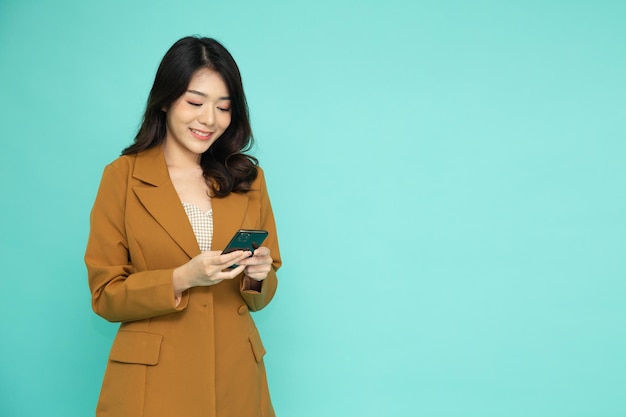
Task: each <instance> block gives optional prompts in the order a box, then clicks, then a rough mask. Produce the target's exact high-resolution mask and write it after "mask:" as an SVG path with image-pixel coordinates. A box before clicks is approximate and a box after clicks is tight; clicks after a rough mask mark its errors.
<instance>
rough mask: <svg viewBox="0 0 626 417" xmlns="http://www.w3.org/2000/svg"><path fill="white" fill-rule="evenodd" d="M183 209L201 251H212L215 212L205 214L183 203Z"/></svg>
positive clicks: (195, 207)
mask: <svg viewBox="0 0 626 417" xmlns="http://www.w3.org/2000/svg"><path fill="white" fill-rule="evenodd" d="M183 207H184V208H185V212H186V213H187V217H188V218H189V223H191V228H192V229H193V232H194V234H195V235H196V240H197V241H198V246H200V250H201V251H202V252H206V251H210V250H211V241H212V240H213V210H209V211H207V212H203V211H202V210H200V208H198V206H195V205H193V204H190V203H185V202H183Z"/></svg>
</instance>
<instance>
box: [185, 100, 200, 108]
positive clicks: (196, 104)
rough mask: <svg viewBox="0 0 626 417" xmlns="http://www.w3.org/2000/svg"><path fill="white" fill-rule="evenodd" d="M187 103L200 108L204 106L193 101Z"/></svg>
mask: <svg viewBox="0 0 626 417" xmlns="http://www.w3.org/2000/svg"><path fill="white" fill-rule="evenodd" d="M187 103H189V104H191V105H192V106H194V107H200V106H202V103H194V102H193V101H188V102H187Z"/></svg>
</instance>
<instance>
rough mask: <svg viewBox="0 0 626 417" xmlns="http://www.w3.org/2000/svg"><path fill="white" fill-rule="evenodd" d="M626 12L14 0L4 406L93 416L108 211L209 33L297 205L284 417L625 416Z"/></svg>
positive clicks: (289, 271)
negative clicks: (160, 80)
mask: <svg viewBox="0 0 626 417" xmlns="http://www.w3.org/2000/svg"><path fill="white" fill-rule="evenodd" d="M625 21H626V3H625V2H623V1H621V0H615V1H607V0H589V1H584V0H567V1H566V0H561V1H558V0H542V1H539V0H535V1H532V0H531V1H513V0H508V1H507V0H500V1H497V0H473V1H469V0H468V1H463V0H440V1H435V0H427V1H424V0H405V1H402V0H386V1H382V0H364V1H356V0H317V1H287V0H282V1H281V0H266V1H252V0H250V1H237V0H234V1H220V2H216V1H208V0H205V1H188V0H183V1H177V2H172V1H162V0H150V1H148V0H135V1H123V0H110V1H93V0H84V1H70V0H56V1H38V0H32V1H29V0H20V1H17V0H0V97H1V100H0V106H1V107H0V109H1V110H0V126H1V127H2V131H1V133H0V141H1V143H2V148H1V151H0V169H1V173H0V186H1V189H0V191H1V197H0V210H1V214H2V215H1V216H0V228H1V229H0V231H1V238H0V242H1V252H0V253H1V255H0V256H1V259H2V263H1V265H2V269H1V272H2V277H1V278H0V320H1V322H0V323H1V327H0V415H2V416H7V417H8V416H11V417H13V416H47V417H55V416H59V417H68V416H69V417H74V416H76V417H79V416H89V415H93V414H94V410H95V405H96V401H97V397H98V392H99V389H100V383H101V379H102V376H103V373H104V368H105V364H106V360H107V356H108V351H109V348H110V344H111V341H112V339H113V336H114V334H115V331H116V328H117V325H116V324H112V323H108V322H106V321H104V320H103V319H101V318H99V317H97V316H96V315H95V314H94V313H93V312H92V311H91V307H90V293H89V290H88V287H87V277H86V270H85V267H84V264H83V259H82V258H83V253H84V249H85V243H86V238H87V234H88V217H89V211H90V209H91V204H92V203H93V199H94V197H95V193H96V190H97V186H98V183H99V180H100V175H101V173H102V169H103V167H104V165H105V164H107V163H108V162H110V161H112V160H113V159H115V158H116V157H117V156H118V155H119V153H120V151H121V150H122V149H123V148H124V147H125V146H127V145H128V144H129V143H130V142H131V140H132V138H133V137H134V134H135V132H136V129H137V127H138V124H139V122H140V117H141V115H142V112H143V107H144V104H145V100H146V98H147V95H148V92H149V89H150V86H151V85H152V81H153V78H154V73H155V71H156V68H157V66H158V63H159V61H160V59H161V58H162V56H163V54H164V53H165V52H166V50H167V49H168V48H169V47H170V45H171V44H172V43H174V42H175V41H176V40H177V39H179V38H181V37H183V36H186V35H190V34H199V35H203V36H210V37H215V38H217V39H218V40H220V41H222V42H223V43H224V44H225V45H226V47H227V48H229V50H230V51H231V52H232V54H233V55H234V56H235V58H236V60H237V61H238V64H239V66H240V68H241V72H242V75H243V79H244V85H245V89H246V92H247V95H248V100H249V105H250V111H251V116H252V124H253V129H254V132H255V137H256V147H255V150H254V154H255V155H256V156H257V157H258V158H259V159H260V161H261V165H262V166H263V167H264V169H265V171H266V175H267V178H268V186H269V191H270V195H271V197H272V202H273V205H274V210H275V214H276V217H277V222H278V227H279V236H280V243H281V249H282V254H283V257H284V268H283V269H281V271H280V272H279V279H280V284H279V291H278V293H277V296H276V298H275V300H274V301H273V303H272V304H271V305H270V306H269V307H268V308H267V309H265V310H264V311H262V312H260V313H257V314H255V316H254V317H255V319H256V321H257V323H258V326H259V328H260V331H261V334H262V336H263V340H264V343H265V346H266V348H267V350H268V355H267V356H266V364H267V368H268V377H269V382H270V387H271V392H272V397H273V401H274V405H275V408H276V411H277V413H278V415H279V416H283V417H285V416H291V417H319V416H342V417H343V416H359V417H379V416H426V417H490V416H493V417H502V416H506V417H526V416H534V417H560V416H563V417H583V416H588V417H623V416H625V415H626V398H625V397H624V393H625V392H626V353H625V352H626V303H625V296H626V256H625V249H626V245H625V241H624V239H625V236H626V218H625V214H626V195H625V191H626V188H625V186H626V165H625V157H626V127H625V123H624V122H625V121H626V81H625V74H626V24H625V23H624V22H625ZM178 383H180V381H179V382H178ZM182 383H184V381H183V382H182ZM190 400H192V399H190Z"/></svg>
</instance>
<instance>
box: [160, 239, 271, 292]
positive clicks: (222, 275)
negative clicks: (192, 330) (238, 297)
mask: <svg viewBox="0 0 626 417" xmlns="http://www.w3.org/2000/svg"><path fill="white" fill-rule="evenodd" d="M268 252H269V251H268ZM250 255H252V253H250V251H245V252H244V251H240V250H239V251H235V252H230V253H227V254H224V255H222V254H221V252H220V251H208V252H202V253H201V254H200V255H197V256H195V257H194V258H193V259H191V260H190V261H189V262H187V263H186V264H184V265H182V266H179V267H178V268H176V269H175V270H174V274H173V278H172V279H173V281H174V294H175V296H176V297H178V296H179V295H180V294H181V293H182V292H183V291H185V290H187V289H189V288H192V287H206V286H209V285H215V284H219V283H220V282H222V281H223V280H225V279H233V278H235V277H236V276H237V275H239V274H241V273H242V272H243V271H244V269H245V268H246V266H245V265H242V264H241V261H242V260H244V259H246V258H248V257H250ZM234 264H239V265H238V266H237V267H236V268H233V269H227V268H228V267H229V266H231V265H234Z"/></svg>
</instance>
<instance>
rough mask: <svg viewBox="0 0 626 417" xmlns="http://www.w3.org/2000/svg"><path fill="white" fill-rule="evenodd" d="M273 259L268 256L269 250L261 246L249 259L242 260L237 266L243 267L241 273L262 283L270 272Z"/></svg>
mask: <svg viewBox="0 0 626 417" xmlns="http://www.w3.org/2000/svg"><path fill="white" fill-rule="evenodd" d="M272 262H273V259H272V257H271V256H270V249H269V248H267V247H265V246H261V247H260V248H257V249H256V250H255V251H254V253H253V254H252V256H251V257H249V258H246V259H242V260H241V261H239V262H238V264H239V265H245V266H246V267H245V269H244V270H243V273H244V274H245V275H246V276H247V277H250V278H252V279H254V280H256V281H263V280H264V279H265V278H267V274H269V272H270V271H271V270H272Z"/></svg>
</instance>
